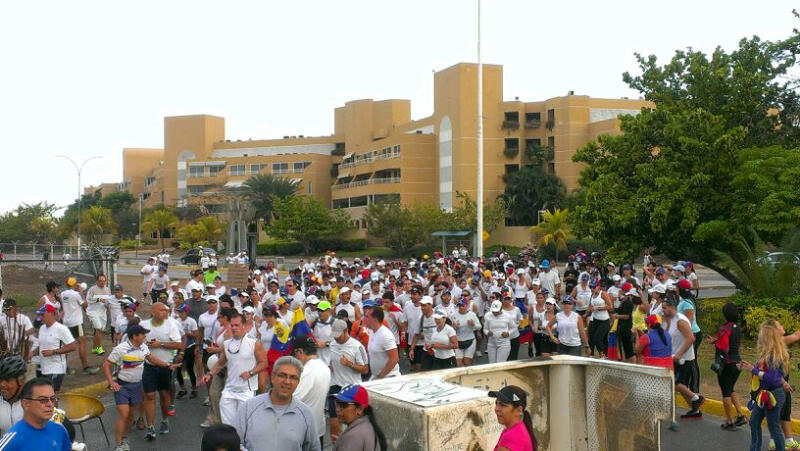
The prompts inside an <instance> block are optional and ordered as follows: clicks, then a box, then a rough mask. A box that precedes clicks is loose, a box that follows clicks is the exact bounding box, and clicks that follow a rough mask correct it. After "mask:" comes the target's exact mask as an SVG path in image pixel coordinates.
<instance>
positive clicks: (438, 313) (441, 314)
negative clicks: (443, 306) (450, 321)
mask: <svg viewBox="0 0 800 451" xmlns="http://www.w3.org/2000/svg"><path fill="white" fill-rule="evenodd" d="M433 318H434V319H444V318H447V312H445V311H444V310H435V311H434V312H433Z"/></svg>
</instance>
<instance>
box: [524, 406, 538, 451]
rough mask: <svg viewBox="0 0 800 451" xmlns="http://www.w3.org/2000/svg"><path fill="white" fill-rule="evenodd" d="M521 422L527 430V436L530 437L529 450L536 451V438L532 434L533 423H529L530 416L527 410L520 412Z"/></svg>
mask: <svg viewBox="0 0 800 451" xmlns="http://www.w3.org/2000/svg"><path fill="white" fill-rule="evenodd" d="M522 422H523V423H524V424H525V429H527V430H528V435H530V436H531V449H532V450H533V451H536V436H535V435H534V434H533V422H531V414H530V413H528V411H527V410H523V411H522Z"/></svg>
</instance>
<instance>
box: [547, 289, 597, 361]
mask: <svg viewBox="0 0 800 451" xmlns="http://www.w3.org/2000/svg"><path fill="white" fill-rule="evenodd" d="M574 303H575V301H574V300H573V299H572V296H567V297H566V298H565V299H564V300H563V301H562V302H561V308H562V309H563V311H561V312H558V313H557V314H556V316H555V318H553V319H551V320H550V322H549V323H548V324H547V332H548V333H549V334H550V340H552V341H553V343H555V344H557V345H558V353H559V354H563V355H574V356H578V357H581V356H582V354H581V343H583V348H588V347H589V344H588V343H589V340H588V338H587V337H586V329H584V327H583V317H582V316H581V315H578V314H577V313H576V312H574V311H572V308H573V306H574ZM556 330H557V331H558V338H556V336H555V332H556Z"/></svg>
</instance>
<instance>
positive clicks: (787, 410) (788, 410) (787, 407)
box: [781, 390, 792, 421]
mask: <svg viewBox="0 0 800 451" xmlns="http://www.w3.org/2000/svg"><path fill="white" fill-rule="evenodd" d="M784 393H786V400H785V401H783V407H781V421H792V392H789V391H785V390H784Z"/></svg>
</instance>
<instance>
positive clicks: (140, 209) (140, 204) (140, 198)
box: [136, 193, 144, 257]
mask: <svg viewBox="0 0 800 451" xmlns="http://www.w3.org/2000/svg"><path fill="white" fill-rule="evenodd" d="M143 197H144V193H139V234H138V235H136V239H137V244H136V256H137V257H138V256H139V248H140V247H142V199H143Z"/></svg>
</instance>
